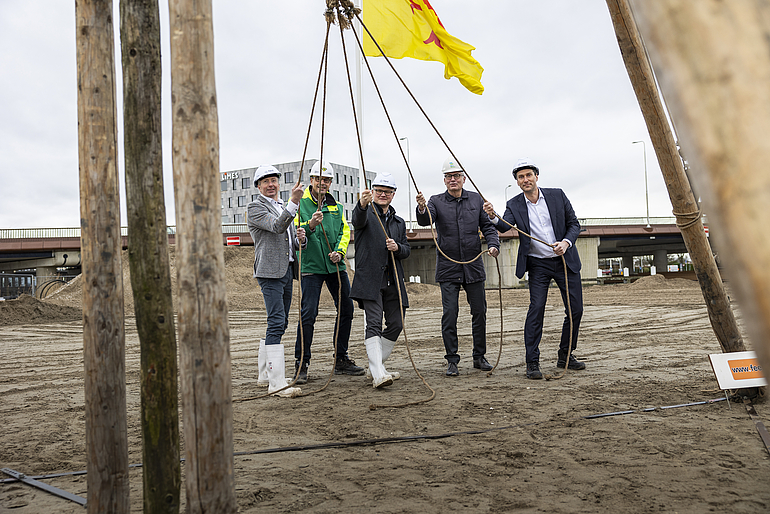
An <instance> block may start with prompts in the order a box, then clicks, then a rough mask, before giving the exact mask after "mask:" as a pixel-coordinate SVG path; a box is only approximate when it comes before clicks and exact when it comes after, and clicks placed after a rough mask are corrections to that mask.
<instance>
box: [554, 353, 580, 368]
mask: <svg viewBox="0 0 770 514" xmlns="http://www.w3.org/2000/svg"><path fill="white" fill-rule="evenodd" d="M564 357H566V355H562V354H561V352H559V360H557V361H556V367H557V368H561V369H564V365H565V364H566V363H567V361H566V360H565V358H564ZM568 367H569V369H586V364H585V362H581V361H579V360H577V359H576V358H575V357H574V356H573V355H570V356H569V366H568Z"/></svg>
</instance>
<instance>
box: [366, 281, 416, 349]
mask: <svg viewBox="0 0 770 514" xmlns="http://www.w3.org/2000/svg"><path fill="white" fill-rule="evenodd" d="M360 304H361V308H363V309H364V313H365V314H366V339H369V338H370V337H377V336H382V337H384V338H385V339H389V340H390V341H395V340H397V339H398V336H399V335H401V331H402V330H403V329H404V325H403V323H402V322H401V302H400V301H399V299H398V285H397V284H396V283H395V282H393V281H392V280H388V278H387V274H386V275H385V277H383V279H382V287H381V288H380V294H379V295H378V296H377V299H376V300H361V301H360ZM383 313H384V314H385V330H383V329H382V315H383ZM404 314H406V310H404Z"/></svg>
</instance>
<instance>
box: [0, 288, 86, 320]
mask: <svg viewBox="0 0 770 514" xmlns="http://www.w3.org/2000/svg"><path fill="white" fill-rule="evenodd" d="M82 317H83V312H82V311H81V310H80V308H75V307H67V306H64V305H56V304H52V303H49V302H42V301H40V300H38V299H36V298H33V297H31V296H29V295H26V294H23V295H21V296H19V297H18V298H16V299H15V300H6V301H4V302H0V326H4V325H17V324H20V323H35V324H38V323H58V322H62V321H78V320H80V319H82Z"/></svg>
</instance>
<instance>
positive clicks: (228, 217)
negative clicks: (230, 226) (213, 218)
mask: <svg viewBox="0 0 770 514" xmlns="http://www.w3.org/2000/svg"><path fill="white" fill-rule="evenodd" d="M222 223H230V216H222Z"/></svg>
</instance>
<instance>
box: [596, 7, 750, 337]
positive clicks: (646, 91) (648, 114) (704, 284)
mask: <svg viewBox="0 0 770 514" xmlns="http://www.w3.org/2000/svg"><path fill="white" fill-rule="evenodd" d="M607 7H608V8H609V11H610V16H611V18H612V24H613V25H614V27H615V35H616V36H617V39H618V45H619V46H620V53H621V54H622V56H623V61H624V62H625V65H626V70H627V71H628V76H629V78H630V79H631V85H632V86H633V88H634V92H635V93H636V98H637V100H638V101H639V106H640V107H641V109H642V115H643V116H644V121H645V122H646V124H647V131H648V132H649V134H650V139H651V140H652V146H653V147H654V148H655V154H656V155H657V157H658V163H659V164H660V170H661V172H662V173H663V179H664V180H665V182H666V188H667V189H668V195H669V198H670V199H671V205H672V206H673V208H674V214H676V216H677V225H678V226H679V228H680V230H681V232H682V238H683V239H684V243H685V246H686V247H687V251H688V252H689V254H690V258H691V259H692V262H693V268H694V269H695V274H696V275H697V277H698V282H699V283H700V287H701V291H702V293H703V298H704V300H705V301H706V309H707V311H708V315H709V320H710V321H711V327H712V329H713V330H714V334H716V337H717V339H718V340H719V344H720V346H721V347H722V351H724V352H736V351H742V350H744V349H745V347H744V345H743V339H742V338H741V334H740V331H739V330H738V324H737V323H736V321H735V315H734V314H733V311H732V309H731V308H730V299H729V298H728V296H727V292H726V291H725V288H724V285H723V283H722V277H721V275H720V274H719V270H718V269H717V265H716V261H715V259H714V255H713V253H712V251H711V246H710V245H709V242H708V239H707V238H706V233H705V231H704V230H703V222H702V221H701V215H700V211H699V207H698V202H697V201H696V199H695V195H694V194H693V192H692V188H691V187H690V181H689V179H688V177H687V175H686V174H685V171H684V164H683V163H682V159H681V158H680V156H679V152H678V149H677V146H676V141H675V140H674V135H673V132H672V130H671V127H670V125H669V123H668V119H667V118H666V111H665V109H664V108H663V104H662V102H661V100H660V96H659V95H658V89H657V86H656V84H655V78H654V77H653V74H652V68H650V64H649V62H648V60H647V56H646V53H645V50H644V46H643V44H642V39H641V37H640V35H639V31H638V30H637V28H636V24H635V23H634V19H633V16H632V15H631V10H630V8H629V6H628V2H627V0H607Z"/></svg>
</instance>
